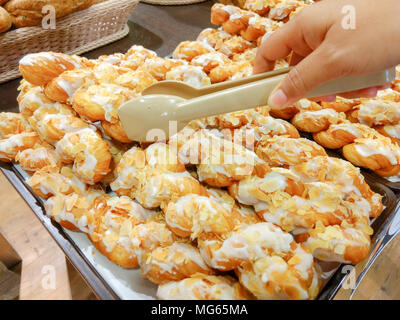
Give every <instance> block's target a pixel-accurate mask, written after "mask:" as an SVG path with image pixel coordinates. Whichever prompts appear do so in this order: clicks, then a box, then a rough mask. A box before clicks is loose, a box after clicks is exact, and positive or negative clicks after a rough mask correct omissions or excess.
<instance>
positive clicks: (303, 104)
mask: <svg viewBox="0 0 400 320" xmlns="http://www.w3.org/2000/svg"><path fill="white" fill-rule="evenodd" d="M322 109H323V108H322V107H321V105H319V104H318V103H316V102H314V101H310V100H307V99H301V100H299V101H297V102H295V103H294V104H293V105H291V106H288V107H286V108H282V109H281V108H279V109H271V110H270V114H271V115H272V116H273V117H277V118H282V119H287V120H289V119H292V118H293V117H294V116H295V115H296V114H297V113H299V112H301V111H318V110H322Z"/></svg>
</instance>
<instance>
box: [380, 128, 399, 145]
mask: <svg viewBox="0 0 400 320" xmlns="http://www.w3.org/2000/svg"><path fill="white" fill-rule="evenodd" d="M374 129H375V130H376V131H378V132H379V133H380V134H382V135H384V136H385V137H388V138H390V139H391V140H392V142H393V143H395V144H397V145H399V144H400V124H399V123H398V124H395V125H385V126H377V127H374Z"/></svg>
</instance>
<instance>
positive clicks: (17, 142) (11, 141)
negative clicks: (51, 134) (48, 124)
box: [0, 132, 43, 162]
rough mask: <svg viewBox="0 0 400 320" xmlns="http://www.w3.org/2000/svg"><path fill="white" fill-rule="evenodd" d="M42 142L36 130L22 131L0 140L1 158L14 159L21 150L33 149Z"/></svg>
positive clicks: (5, 159) (6, 160) (2, 159)
mask: <svg viewBox="0 0 400 320" xmlns="http://www.w3.org/2000/svg"><path fill="white" fill-rule="evenodd" d="M42 143H43V142H42V141H41V139H40V138H39V136H38V134H37V133H36V132H22V133H17V134H15V135H10V136H9V137H8V138H5V139H1V140H0V160H1V161H4V162H11V161H14V160H15V157H16V156H17V154H18V153H19V152H21V151H24V150H26V149H32V148H33V147H35V146H36V145H40V144H42Z"/></svg>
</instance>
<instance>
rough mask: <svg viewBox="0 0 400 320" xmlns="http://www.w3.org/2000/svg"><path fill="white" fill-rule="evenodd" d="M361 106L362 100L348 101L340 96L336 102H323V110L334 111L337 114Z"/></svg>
mask: <svg viewBox="0 0 400 320" xmlns="http://www.w3.org/2000/svg"><path fill="white" fill-rule="evenodd" d="M359 104H360V99H346V98H342V97H340V96H337V97H336V100H335V101H334V102H325V101H322V102H321V106H322V107H323V108H329V109H334V110H336V111H337V112H348V111H350V110H352V109H353V108H354V107H355V106H357V105H359Z"/></svg>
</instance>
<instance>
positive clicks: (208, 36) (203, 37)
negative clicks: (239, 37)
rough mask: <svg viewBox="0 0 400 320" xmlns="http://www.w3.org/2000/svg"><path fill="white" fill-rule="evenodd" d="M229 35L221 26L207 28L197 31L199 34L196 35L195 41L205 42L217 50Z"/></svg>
mask: <svg viewBox="0 0 400 320" xmlns="http://www.w3.org/2000/svg"><path fill="white" fill-rule="evenodd" d="M230 37H231V35H230V34H229V33H228V32H226V31H224V30H223V29H222V28H219V29H212V28H207V29H204V30H203V31H201V32H200V33H199V35H198V36H197V41H201V42H205V43H207V44H208V45H210V46H211V47H213V48H214V49H215V50H218V49H219V48H220V47H221V45H222V43H223V42H224V41H225V40H227V39H229V38H230Z"/></svg>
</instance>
